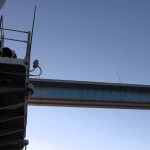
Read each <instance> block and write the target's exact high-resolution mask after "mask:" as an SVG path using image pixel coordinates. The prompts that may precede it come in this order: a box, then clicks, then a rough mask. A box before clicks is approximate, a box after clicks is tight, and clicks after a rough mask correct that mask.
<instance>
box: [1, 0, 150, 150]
mask: <svg viewBox="0 0 150 150" xmlns="http://www.w3.org/2000/svg"><path fill="white" fill-rule="evenodd" d="M35 4H36V5H37V16H36V22H35V23H36V24H35V32H34V39H33V47H32V60H34V59H39V61H40V65H41V67H42V70H43V74H42V76H41V78H48V79H65V80H82V81H83V80H84V81H97V82H119V79H118V76H117V71H118V72H119V76H120V78H121V82H122V83H132V84H134V83H136V84H148V85H149V84H150V69H149V68H150V62H149V60H150V59H149V58H150V1H149V0H44V1H41V0H26V1H23V0H13V1H12V0H7V2H6V4H5V6H4V8H3V10H2V11H1V13H2V14H3V15H4V25H5V27H7V28H17V29H21V30H27V31H28V30H31V24H32V17H33V9H34V5H35ZM6 35H7V34H6ZM8 35H9V34H8ZM12 35H13V34H12ZM12 35H11V36H12ZM14 36H16V35H14ZM19 38H24V37H22V36H20V37H19ZM6 46H11V47H13V49H14V50H16V52H17V54H18V56H19V57H22V56H23V54H24V49H23V48H24V45H23V46H22V45H19V46H16V44H13V43H9V42H8V43H6ZM27 138H28V139H29V140H30V145H29V146H28V149H29V150H34V149H36V150H41V149H44V150H50V149H51V150H100V149H102V150H127V149H128V150H148V149H149V147H150V142H149V141H150V111H146V110H124V109H120V110H119V109H117V110H116V109H90V108H89V109H85V108H84V109H83V108H61V107H29V113H28V127H27Z"/></svg>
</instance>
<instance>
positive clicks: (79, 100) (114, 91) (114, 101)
mask: <svg viewBox="0 0 150 150" xmlns="http://www.w3.org/2000/svg"><path fill="white" fill-rule="evenodd" d="M30 81H31V83H32V84H33V85H34V86H35V92H34V94H33V95H32V96H31V98H30V100H29V101H28V104H29V105H38V106H39V105H41V106H65V107H66V106H69V107H96V108H101V107H102V108H130V109H150V86H148V85H133V84H119V83H102V82H101V83H98V82H81V81H65V80H51V79H30Z"/></svg>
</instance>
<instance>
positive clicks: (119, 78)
mask: <svg viewBox="0 0 150 150" xmlns="http://www.w3.org/2000/svg"><path fill="white" fill-rule="evenodd" d="M117 75H118V79H119V83H120V84H121V79H120V75H119V72H118V70H117Z"/></svg>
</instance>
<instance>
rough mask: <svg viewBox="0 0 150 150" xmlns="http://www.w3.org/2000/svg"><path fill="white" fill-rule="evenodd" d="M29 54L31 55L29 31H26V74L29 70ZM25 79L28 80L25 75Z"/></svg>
mask: <svg viewBox="0 0 150 150" xmlns="http://www.w3.org/2000/svg"><path fill="white" fill-rule="evenodd" d="M30 56H31V32H28V39H27V48H26V57H25V63H26V64H27V75H29V71H30ZM27 80H29V77H28V76H27Z"/></svg>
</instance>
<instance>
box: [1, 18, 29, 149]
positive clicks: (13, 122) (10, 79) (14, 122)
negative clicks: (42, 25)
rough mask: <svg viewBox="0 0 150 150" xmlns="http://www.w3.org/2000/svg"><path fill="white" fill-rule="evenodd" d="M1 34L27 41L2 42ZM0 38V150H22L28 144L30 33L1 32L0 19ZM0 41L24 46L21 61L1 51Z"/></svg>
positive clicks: (2, 44)
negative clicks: (24, 51) (23, 43)
mask: <svg viewBox="0 0 150 150" xmlns="http://www.w3.org/2000/svg"><path fill="white" fill-rule="evenodd" d="M5 30H8V31H10V32H21V33H25V34H27V40H26V41H21V40H17V39H10V38H6V37H4V31H5ZM0 34H1V39H0V56H1V57H0V150H22V149H23V148H26V145H27V144H28V141H27V140H25V136H26V123H27V99H28V98H29V95H30V94H31V92H32V88H31V85H30V83H29V65H30V52H31V32H24V31H18V30H12V29H5V28H4V27H3V17H1V20H0ZM4 39H6V40H11V41H20V42H26V43H27V48H26V56H25V58H24V59H18V58H16V57H17V56H16V54H15V52H14V51H12V50H11V49H9V48H8V47H4Z"/></svg>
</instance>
